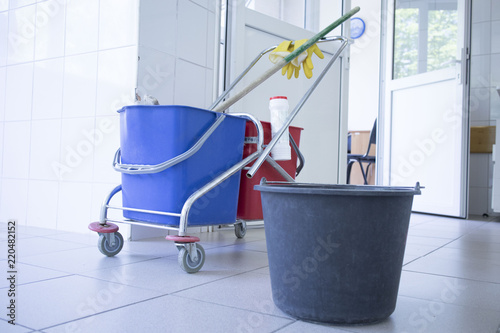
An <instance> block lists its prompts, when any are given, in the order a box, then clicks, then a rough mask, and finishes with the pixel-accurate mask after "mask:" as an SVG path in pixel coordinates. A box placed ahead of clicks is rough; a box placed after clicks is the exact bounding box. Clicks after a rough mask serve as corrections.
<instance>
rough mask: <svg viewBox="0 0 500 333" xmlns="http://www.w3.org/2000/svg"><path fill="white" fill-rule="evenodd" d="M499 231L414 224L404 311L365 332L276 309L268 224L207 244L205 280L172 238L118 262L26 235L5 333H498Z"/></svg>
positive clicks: (481, 223) (219, 234)
mask: <svg viewBox="0 0 500 333" xmlns="http://www.w3.org/2000/svg"><path fill="white" fill-rule="evenodd" d="M496 220H500V218H497V217H490V218H488V219H484V218H483V217H472V218H469V219H468V220H464V219H453V218H446V217H439V216H435V215H426V214H412V216H411V221H410V229H409V235H408V238H407V242H406V250H405V257H404V266H403V272H402V277H401V284H400V288H399V297H398V304H397V308H396V311H395V312H394V313H393V314H392V315H391V316H390V317H389V318H388V319H387V320H385V321H383V322H381V323H377V324H373V325H365V326H347V325H344V326H341V325H329V324H322V323H311V322H304V321H298V320H295V319H294V318H291V317H289V316H288V315H286V314H284V313H283V312H281V311H280V310H279V309H277V308H276V307H275V305H274V303H273V301H272V297H271V286H270V275H269V266H268V260H267V247H266V240H265V232H264V228H263V226H262V225H260V226H253V225H249V227H248V229H247V235H246V236H245V237H244V238H243V239H238V238H236V237H235V234H234V228H233V227H232V226H227V227H225V226H224V227H222V228H220V229H219V228H215V229H216V231H215V232H203V233H197V234H196V236H198V237H200V238H201V241H200V244H201V245H202V246H203V247H204V249H205V253H206V258H205V265H204V266H203V268H202V269H201V270H200V271H199V272H198V273H196V274H187V273H185V272H184V271H182V270H181V268H180V267H179V265H178V262H177V254H178V251H177V249H176V247H175V246H174V244H173V243H172V242H169V241H166V240H165V239H164V238H163V237H158V238H151V239H145V240H140V241H134V242H129V241H126V242H125V244H124V248H123V250H122V252H121V253H119V254H118V255H117V256H115V257H112V258H108V257H106V256H104V255H102V254H101V253H100V252H99V250H98V249H97V239H98V237H97V236H96V234H95V233H91V232H88V233H84V234H77V233H71V232H61V231H56V230H47V229H42V228H33V227H27V226H19V228H18V234H17V236H18V237H17V239H18V245H19V244H21V245H22V246H19V247H18V254H19V260H18V263H17V265H16V266H17V268H18V275H17V277H18V287H17V288H18V291H19V295H20V296H19V299H18V304H19V308H18V310H19V311H18V318H17V320H16V322H17V324H18V325H17V326H15V328H14V330H12V327H11V325H8V324H7V322H6V320H5V319H6V318H7V317H6V315H5V314H3V313H2V312H0V318H1V319H0V332H4V331H5V332H14V333H16V332H34V330H37V329H38V330H40V332H44V333H46V332H73V331H81V332H101V331H109V332H115V331H118V332H129V331H130V332H137V331H140V332H142V331H149V332H165V331H168V332H184V331H186V330H191V331H193V330H194V331H202V332H319V333H322V332H334V333H335V332H337V333H344V332H351V333H352V332H384V333H385V332H394V333H396V332H397V333H403V332H406V333H413V332H431V333H433V332H436V333H437V332H439V333H441V332H453V333H455V332H464V333H465V332H467V333H469V332H492V333H493V332H497V329H498V327H499V325H500V302H498V295H500V223H499V222H497V221H496ZM3 227H5V228H6V224H5V223H3V224H1V223H0V228H3ZM0 230H1V229H0ZM4 234H5V233H2V232H0V249H1V248H6V245H7V241H6V238H5V237H4V238H2V237H3V236H4ZM2 239H3V240H2ZM5 253H6V251H3V252H1V251H0V266H4V267H5V266H6V264H7V261H6V260H5V258H6V254H5ZM6 283H7V281H0V295H2V294H3V292H2V290H4V291H6V289H5V288H7V284H6ZM2 288H3V289H2ZM1 299H5V294H4V295H3V296H0V300H1ZM2 303H3V302H2ZM5 325H8V326H5Z"/></svg>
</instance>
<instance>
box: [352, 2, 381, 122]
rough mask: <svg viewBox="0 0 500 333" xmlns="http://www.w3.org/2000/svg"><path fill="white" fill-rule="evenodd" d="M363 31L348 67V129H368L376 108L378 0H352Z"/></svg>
mask: <svg viewBox="0 0 500 333" xmlns="http://www.w3.org/2000/svg"><path fill="white" fill-rule="evenodd" d="M355 6H360V8H361V10H360V11H359V12H358V14H356V15H355V17H359V18H361V19H363V20H364V21H365V24H366V29H365V33H364V34H363V35H362V36H361V37H360V38H358V39H355V40H354V41H355V42H354V44H353V45H351V62H350V67H349V120H348V129H349V130H371V129H372V127H373V122H374V120H375V118H376V117H377V115H378V108H379V87H380V84H379V71H380V25H381V22H380V17H381V1H380V0H379V1H373V0H352V7H355Z"/></svg>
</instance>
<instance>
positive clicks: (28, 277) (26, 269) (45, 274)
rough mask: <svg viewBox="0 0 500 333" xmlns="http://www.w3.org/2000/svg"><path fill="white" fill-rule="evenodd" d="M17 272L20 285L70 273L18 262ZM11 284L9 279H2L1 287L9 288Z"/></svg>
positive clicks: (0, 281)
mask: <svg viewBox="0 0 500 333" xmlns="http://www.w3.org/2000/svg"><path fill="white" fill-rule="evenodd" d="M16 272H17V273H16V279H17V281H16V282H17V284H18V285H21V284H26V283H32V282H37V281H43V280H50V279H54V278H59V277H62V276H68V273H63V272H59V271H54V270H52V269H47V268H43V267H37V266H32V265H26V264H22V263H18V264H16ZM9 285H10V283H9V281H7V279H1V280H0V288H7V287H8V286H9Z"/></svg>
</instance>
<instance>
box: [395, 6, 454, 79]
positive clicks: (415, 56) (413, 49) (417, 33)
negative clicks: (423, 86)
mask: <svg viewBox="0 0 500 333" xmlns="http://www.w3.org/2000/svg"><path fill="white" fill-rule="evenodd" d="M395 7H396V8H395V12H394V15H395V17H394V55H393V56H394V67H393V78H394V79H400V78H404V77H408V76H412V75H416V74H421V73H426V72H431V71H436V70H439V69H443V68H448V67H452V66H454V65H455V58H456V54H457V38H458V29H457V18H458V16H457V2H456V0H448V1H439V2H438V1H436V0H421V1H411V0H396V2H395Z"/></svg>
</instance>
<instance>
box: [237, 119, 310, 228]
mask: <svg viewBox="0 0 500 333" xmlns="http://www.w3.org/2000/svg"><path fill="white" fill-rule="evenodd" d="M261 123H262V128H263V129H264V144H266V145H267V144H269V142H271V139H272V136H271V123H269V122H267V121H261ZM302 130H303V128H300V127H294V126H289V127H288V131H289V132H290V134H292V137H293V140H294V141H295V143H296V144H297V147H298V146H299V143H300V132H301V131H302ZM250 138H255V140H252V139H250ZM247 139H248V140H247ZM248 141H250V142H248ZM252 141H253V142H254V143H251V142H252ZM256 141H257V129H256V128H255V125H254V124H253V123H252V122H247V124H246V130H245V146H244V148H243V158H245V157H247V156H249V155H250V154H252V153H254V152H255V151H257V143H255V142H256ZM290 149H291V150H292V158H291V159H290V160H289V161H276V162H278V164H279V165H281V167H282V168H283V169H284V170H285V171H286V172H287V173H288V174H289V175H290V176H292V177H293V178H294V179H295V172H296V170H297V154H296V153H295V151H294V150H293V148H292V147H291V146H290ZM252 164H253V163H251V164H249V165H248V166H252ZM263 177H265V178H266V179H267V180H268V181H284V180H285V179H284V178H283V177H282V176H281V175H280V174H279V172H278V171H276V170H275V169H274V168H273V167H272V166H271V165H269V163H267V162H264V163H263V164H262V166H261V167H260V169H259V171H257V173H255V175H254V176H253V178H252V179H249V178H247V176H246V170H242V172H241V180H240V195H239V199H238V211H237V214H236V216H237V217H238V218H239V219H243V220H262V219H263V214H262V202H261V198H260V192H259V191H255V190H254V189H253V187H254V186H255V185H259V184H260V180H261V179H262V178H263Z"/></svg>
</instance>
